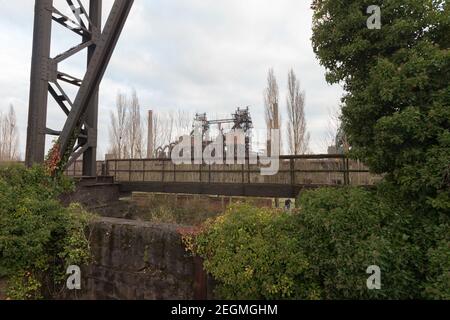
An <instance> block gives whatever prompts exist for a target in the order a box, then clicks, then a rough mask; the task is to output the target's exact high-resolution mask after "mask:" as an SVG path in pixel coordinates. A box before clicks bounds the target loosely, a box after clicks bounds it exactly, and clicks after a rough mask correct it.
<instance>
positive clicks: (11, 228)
mask: <svg viewBox="0 0 450 320" xmlns="http://www.w3.org/2000/svg"><path fill="white" fill-rule="evenodd" d="M72 187H73V184H72V182H71V181H69V180H67V179H64V178H62V177H60V178H57V177H50V176H49V175H48V173H47V172H46V170H45V169H44V168H41V167H34V168H32V169H26V168H24V167H22V166H12V167H11V166H10V167H2V168H0V277H6V278H7V279H8V296H9V298H11V299H39V298H49V297H51V296H52V295H54V294H57V291H58V290H60V289H61V288H62V281H63V280H64V276H65V270H66V268H67V266H69V265H72V264H76V265H82V264H83V263H84V262H86V261H87V259H88V258H89V254H88V252H89V251H88V246H89V243H88V241H87V239H86V237H85V233H84V231H85V228H86V226H87V224H88V222H89V220H90V219H91V216H90V215H89V214H87V213H86V212H84V211H83V210H82V208H81V207H79V206H76V205H73V206H71V207H69V208H64V207H63V206H62V205H61V204H60V202H59V201H58V197H59V195H60V194H61V193H63V192H65V191H70V190H71V188H72Z"/></svg>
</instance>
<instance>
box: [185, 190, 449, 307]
mask: <svg viewBox="0 0 450 320" xmlns="http://www.w3.org/2000/svg"><path fill="white" fill-rule="evenodd" d="M394 194H395V193H394V192H393V190H391V189H390V186H389V185H380V186H379V189H378V190H377V191H368V190H363V189H359V188H342V189H327V188H325V189H320V190H316V191H310V192H306V193H305V194H303V195H302V196H301V197H300V198H299V199H298V202H299V203H300V204H301V206H300V207H301V208H300V211H299V212H298V213H294V214H287V213H280V212H279V211H276V210H271V209H257V208H254V207H250V206H235V207H232V208H230V209H229V210H228V212H227V213H226V214H225V215H224V216H222V217H220V218H218V219H216V220H215V221H213V220H211V221H209V222H208V223H207V224H206V225H205V226H204V227H203V231H202V232H201V233H200V234H199V235H198V236H197V237H196V238H195V241H194V245H191V246H190V247H191V248H192V249H193V251H194V252H196V253H197V254H198V255H200V256H201V257H203V258H204V259H205V263H204V266H205V269H206V270H207V271H208V272H210V273H211V274H212V276H214V277H215V278H216V280H218V282H219V287H218V293H219V295H220V297H221V298H225V299H422V298H427V299H441V298H448V297H449V295H450V281H449V279H450V274H449V271H450V268H449V261H450V259H449V254H450V251H449V244H450V241H449V235H450V221H449V218H448V216H445V215H436V214H435V213H430V214H428V215H420V214H417V212H415V211H413V210H411V208H410V207H409V206H408V204H406V203H402V202H401V201H400V200H397V201H394V199H393V196H390V195H394ZM372 265H377V266H379V267H380V268H381V272H382V274H381V281H382V288H381V290H368V288H367V279H368V277H369V274H367V273H366V270H367V268H368V267H369V266H372Z"/></svg>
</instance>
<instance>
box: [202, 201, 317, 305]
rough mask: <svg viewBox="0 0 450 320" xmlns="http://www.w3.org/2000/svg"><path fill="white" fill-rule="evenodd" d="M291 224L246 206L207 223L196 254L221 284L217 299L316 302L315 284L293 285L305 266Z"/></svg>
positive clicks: (279, 215)
mask: <svg viewBox="0 0 450 320" xmlns="http://www.w3.org/2000/svg"><path fill="white" fill-rule="evenodd" d="M292 222H293V220H292V217H291V216H289V215H287V214H284V213H280V212H278V211H274V210H271V209H258V208H255V207H252V206H249V205H244V204H240V205H234V206H232V207H230V208H229V209H228V210H227V212H226V213H225V215H223V216H221V217H219V218H217V219H216V220H210V221H209V222H207V224H206V225H205V226H204V230H205V231H204V232H202V233H201V234H200V235H199V236H198V237H197V238H196V240H195V246H194V251H195V252H196V253H197V254H199V255H200V256H202V257H203V258H205V263H204V267H205V269H206V270H207V271H209V272H210V273H211V274H212V275H213V276H214V277H215V278H216V279H217V280H219V282H220V283H219V287H218V294H219V296H220V297H221V298H225V299H287V298H311V299H313V298H315V297H316V292H315V287H314V284H312V283H309V282H300V281H297V278H298V277H299V276H301V275H302V274H303V272H304V270H306V269H307V268H308V267H309V266H308V262H307V259H306V257H305V256H304V255H303V253H302V252H301V251H299V250H298V249H299V246H300V243H299V239H298V237H296V236H295V234H296V233H297V226H296V225H294V224H293V223H292Z"/></svg>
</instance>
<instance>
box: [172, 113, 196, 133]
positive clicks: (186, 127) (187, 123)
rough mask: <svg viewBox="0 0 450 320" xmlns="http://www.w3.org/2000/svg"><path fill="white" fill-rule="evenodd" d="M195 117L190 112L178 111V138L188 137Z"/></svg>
mask: <svg viewBox="0 0 450 320" xmlns="http://www.w3.org/2000/svg"><path fill="white" fill-rule="evenodd" d="M192 119H193V116H192V114H191V113H190V112H189V111H185V110H178V111H177V114H176V122H177V124H176V126H177V133H176V135H177V136H183V135H188V134H189V133H190V132H191V130H192Z"/></svg>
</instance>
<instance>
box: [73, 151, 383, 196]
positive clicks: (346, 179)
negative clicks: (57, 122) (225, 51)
mask: <svg viewBox="0 0 450 320" xmlns="http://www.w3.org/2000/svg"><path fill="white" fill-rule="evenodd" d="M78 165H79V166H80V164H78ZM76 166H77V164H75V165H74V167H72V168H70V169H69V170H68V174H70V173H72V174H73V175H76V173H77V172H78V170H79V169H81V166H80V168H77V167H76ZM261 168H262V165H261V164H251V163H249V161H248V159H247V161H246V163H245V164H232V165H225V164H224V165H206V164H186V165H175V164H174V163H172V161H171V160H170V159H117V160H107V161H106V162H104V163H100V164H99V169H100V170H101V169H103V170H102V173H103V174H104V175H107V176H112V177H114V180H115V182H117V183H119V184H120V185H121V191H122V192H123V193H130V192H133V191H135V192H158V193H186V194H208V195H224V196H253V197H280V198H284V197H286V198H287V197H296V196H297V195H298V194H299V193H300V191H301V190H305V189H314V188H317V187H323V186H332V187H339V186H344V185H354V186H370V185H373V184H374V183H375V182H376V181H377V180H379V178H380V177H378V176H374V175H372V174H370V173H369V170H368V169H367V167H365V166H364V165H363V164H362V163H361V162H359V161H355V160H350V159H348V158H347V157H345V156H344V155H303V156H281V157H280V162H279V170H278V173H277V174H275V175H272V176H264V175H262V174H261Z"/></svg>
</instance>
